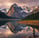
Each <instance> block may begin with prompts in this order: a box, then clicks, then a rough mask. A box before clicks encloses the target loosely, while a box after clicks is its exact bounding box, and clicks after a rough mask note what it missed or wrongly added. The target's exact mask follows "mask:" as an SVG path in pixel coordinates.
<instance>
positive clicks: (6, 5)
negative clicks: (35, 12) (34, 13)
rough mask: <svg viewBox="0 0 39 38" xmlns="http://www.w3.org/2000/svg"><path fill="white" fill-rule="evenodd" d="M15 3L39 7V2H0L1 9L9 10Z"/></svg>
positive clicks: (36, 0) (23, 0)
mask: <svg viewBox="0 0 39 38" xmlns="http://www.w3.org/2000/svg"><path fill="white" fill-rule="evenodd" d="M13 3H17V4H18V5H21V6H22V5H25V6H33V5H34V6H37V5H39V0H0V8H9V7H10V6H11V5H12V4H13Z"/></svg>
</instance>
